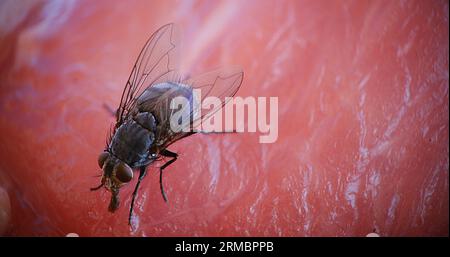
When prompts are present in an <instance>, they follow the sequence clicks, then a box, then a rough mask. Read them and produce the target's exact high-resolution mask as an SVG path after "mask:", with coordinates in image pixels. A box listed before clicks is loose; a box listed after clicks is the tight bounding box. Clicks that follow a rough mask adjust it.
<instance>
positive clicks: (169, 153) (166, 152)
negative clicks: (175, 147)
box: [159, 149, 178, 203]
mask: <svg viewBox="0 0 450 257" xmlns="http://www.w3.org/2000/svg"><path fill="white" fill-rule="evenodd" d="M160 154H161V155H162V156H165V157H171V158H172V159H170V160H169V161H168V162H166V163H164V165H163V166H161V168H159V186H160V188H161V194H162V196H163V199H164V201H165V202H166V203H167V197H166V193H165V192H164V187H163V183H162V172H163V170H164V169H165V168H167V167H168V166H169V165H170V164H172V163H174V162H175V161H176V160H177V158H178V154H176V153H174V152H171V151H169V150H167V149H164V150H163V151H162V152H160Z"/></svg>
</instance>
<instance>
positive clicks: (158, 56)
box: [115, 23, 178, 128]
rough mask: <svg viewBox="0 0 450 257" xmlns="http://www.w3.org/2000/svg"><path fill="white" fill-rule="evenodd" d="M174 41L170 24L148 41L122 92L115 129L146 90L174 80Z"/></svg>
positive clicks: (127, 116) (130, 113) (173, 30)
mask: <svg viewBox="0 0 450 257" xmlns="http://www.w3.org/2000/svg"><path fill="white" fill-rule="evenodd" d="M177 40H178V38H177V33H176V31H175V27H174V24H173V23H170V24H166V25H164V26H162V27H161V28H160V29H158V30H157V31H156V32H154V33H153V34H152V35H151V36H150V38H149V39H148V40H147V42H146V43H145V45H144V47H143V48H142V50H141V52H140V53H139V56H138V58H137V60H136V63H135V64H134V66H133V68H132V70H131V74H130V77H129V78H128V81H127V83H126V85H125V88H124V90H123V92H122V98H121V99H120V105H119V108H118V109H117V113H116V125H115V128H118V127H119V126H120V125H121V124H122V123H123V122H124V121H126V120H127V119H128V118H129V117H130V116H131V115H132V114H133V112H134V111H135V109H136V102H137V99H138V97H139V96H140V95H141V93H142V92H143V91H144V90H145V89H146V88H147V87H149V86H150V87H151V86H153V85H155V84H157V83H160V82H165V81H170V80H173V79H174V78H175V68H176V67H175V66H176V63H175V62H176V56H175V49H176V43H177Z"/></svg>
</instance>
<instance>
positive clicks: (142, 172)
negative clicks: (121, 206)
mask: <svg viewBox="0 0 450 257" xmlns="http://www.w3.org/2000/svg"><path fill="white" fill-rule="evenodd" d="M146 174H147V166H142V167H141V168H140V170H139V179H138V182H137V183H136V187H135V188H134V191H133V198H132V199H131V206H130V214H129V215H128V224H129V225H131V216H132V215H133V208H134V200H135V198H136V195H137V192H138V189H139V185H140V184H141V181H142V179H143V178H144V177H145V175H146Z"/></svg>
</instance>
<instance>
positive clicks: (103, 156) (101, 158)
mask: <svg viewBox="0 0 450 257" xmlns="http://www.w3.org/2000/svg"><path fill="white" fill-rule="evenodd" d="M108 157H109V153H108V152H103V153H101V154H100V155H99V156H98V166H100V169H101V168H103V164H104V163H105V161H106V159H107V158H108Z"/></svg>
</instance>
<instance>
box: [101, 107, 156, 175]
mask: <svg viewBox="0 0 450 257" xmlns="http://www.w3.org/2000/svg"><path fill="white" fill-rule="evenodd" d="M135 118H136V119H137V120H134V119H130V120H129V121H127V122H125V123H124V124H122V125H121V126H120V127H119V128H118V129H117V130H116V132H115V134H114V135H113V137H112V139H111V142H110V144H109V146H108V147H109V150H110V151H111V153H112V154H113V155H114V156H116V157H117V158H118V159H120V160H122V161H124V162H126V163H128V164H130V166H131V167H139V166H142V165H144V164H145V163H147V162H148V159H149V156H150V153H149V149H150V148H151V146H152V144H153V142H154V141H155V132H154V131H155V129H156V128H155V127H156V123H155V119H154V117H153V115H152V114H150V113H142V114H138V115H136V116H135ZM141 124H142V125H141Z"/></svg>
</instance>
